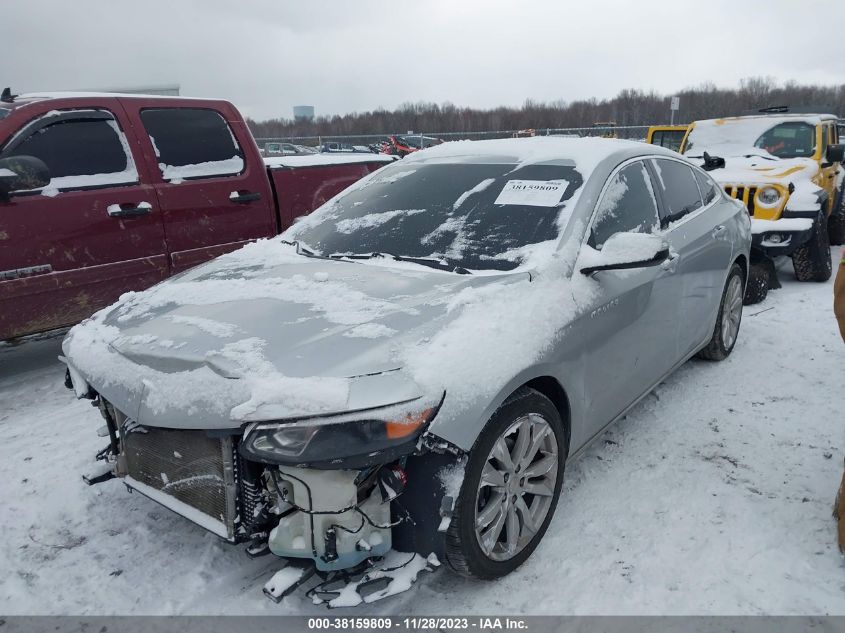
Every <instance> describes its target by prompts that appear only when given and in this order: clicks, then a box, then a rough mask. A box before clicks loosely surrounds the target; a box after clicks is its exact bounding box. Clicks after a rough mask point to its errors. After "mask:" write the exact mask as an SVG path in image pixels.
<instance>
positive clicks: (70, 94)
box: [15, 90, 225, 101]
mask: <svg viewBox="0 0 845 633" xmlns="http://www.w3.org/2000/svg"><path fill="white" fill-rule="evenodd" d="M94 97H96V98H104V97H119V98H121V99H180V100H182V99H184V100H194V99H196V100H197V101H225V99H213V98H211V99H207V98H201V97H183V96H179V95H149V94H140V93H125V92H96V91H92V92H86V91H72V90H69V91H53V92H28V93H25V94H21V95H18V96H16V97H15V101H17V100H21V99H80V98H94Z"/></svg>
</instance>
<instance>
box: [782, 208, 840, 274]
mask: <svg viewBox="0 0 845 633" xmlns="http://www.w3.org/2000/svg"><path fill="white" fill-rule="evenodd" d="M814 226H815V229H816V230H815V231H814V232H813V235H812V237H810V239H809V240H808V241H807V242H806V243H805V244H802V245H801V246H799V247H798V249H797V250H796V251H795V252H794V253H792V266H793V268H794V269H795V278H796V279H797V280H798V281H827V280H828V279H830V275H831V273H832V272H833V266H832V264H831V261H830V240H829V239H828V236H827V222H826V220H825V217H824V215H819V217H818V218H817V219H816V221H815V223H814Z"/></svg>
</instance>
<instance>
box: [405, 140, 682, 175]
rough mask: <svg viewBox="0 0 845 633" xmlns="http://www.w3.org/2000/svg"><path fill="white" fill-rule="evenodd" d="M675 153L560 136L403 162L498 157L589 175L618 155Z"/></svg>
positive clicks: (457, 145)
mask: <svg viewBox="0 0 845 633" xmlns="http://www.w3.org/2000/svg"><path fill="white" fill-rule="evenodd" d="M637 153H639V154H645V153H655V154H662V153H665V154H667V155H670V156H674V155H675V153H674V152H671V151H668V150H664V149H663V148H662V147H658V146H656V145H652V146H647V147H644V146H643V144H642V143H638V142H636V141H625V140H620V139H608V138H599V137H584V138H562V137H559V136H535V137H530V138H507V139H493V140H485V141H452V142H449V143H443V144H442V145H436V146H434V147H429V148H427V149H425V150H422V151H419V152H414V153H413V154H411V155H409V156H406V157H405V158H404V159H403V160H404V161H420V160H422V161H424V160H430V159H449V158H460V157H465V156H496V157H501V158H507V159H508V160H509V161H512V162H514V163H516V164H518V165H529V164H533V163H544V162H548V161H559V160H561V159H569V160H572V161H573V162H574V163H575V164H576V166H577V167H578V170H579V171H581V172H582V173H584V174H586V173H589V172H591V171H592V170H593V169H594V168H595V167H596V165H598V164H599V163H600V162H602V161H603V160H605V159H606V158H610V157H611V156H614V155H616V154H637Z"/></svg>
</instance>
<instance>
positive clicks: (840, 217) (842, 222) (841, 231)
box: [827, 186, 845, 246]
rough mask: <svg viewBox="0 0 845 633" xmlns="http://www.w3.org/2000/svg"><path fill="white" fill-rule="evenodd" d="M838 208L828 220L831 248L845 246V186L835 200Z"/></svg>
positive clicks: (834, 208)
mask: <svg viewBox="0 0 845 633" xmlns="http://www.w3.org/2000/svg"><path fill="white" fill-rule="evenodd" d="M834 204H835V205H836V206H834V207H833V210H832V211H831V212H830V215H829V216H828V218H827V232H828V236H829V238H830V245H831V246H841V245H842V244H845V186H843V188H842V189H841V190H840V191H839V195H838V196H836V200H834Z"/></svg>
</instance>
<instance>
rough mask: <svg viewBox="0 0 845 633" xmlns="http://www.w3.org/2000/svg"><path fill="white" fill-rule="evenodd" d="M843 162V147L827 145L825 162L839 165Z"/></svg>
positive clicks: (844, 152) (844, 148) (844, 153)
mask: <svg viewBox="0 0 845 633" xmlns="http://www.w3.org/2000/svg"><path fill="white" fill-rule="evenodd" d="M843 160H845V145H841V144H840V145H828V146H827V152H826V153H825V161H826V162H828V163H841V162H842V161H843Z"/></svg>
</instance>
